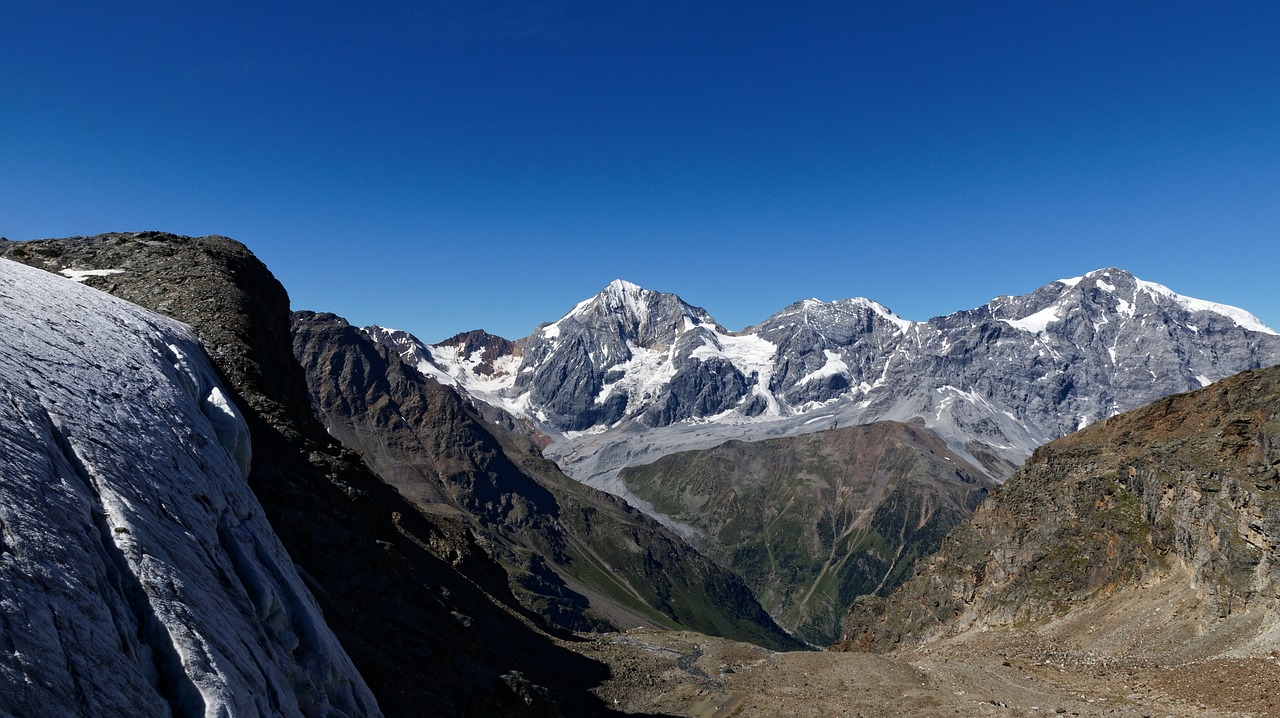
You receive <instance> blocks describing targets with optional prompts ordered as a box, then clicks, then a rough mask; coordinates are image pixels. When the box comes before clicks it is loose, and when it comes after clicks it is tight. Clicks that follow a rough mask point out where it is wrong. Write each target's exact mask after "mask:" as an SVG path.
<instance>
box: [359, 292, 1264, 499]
mask: <svg viewBox="0 0 1280 718" xmlns="http://www.w3.org/2000/svg"><path fill="white" fill-rule="evenodd" d="M368 331H369V332H370V334H371V335H372V336H375V337H377V338H379V340H380V341H383V342H386V343H389V344H390V345H391V346H394V347H395V348H396V349H397V350H398V351H400V352H401V354H402V356H404V357H405V358H406V359H408V360H410V361H411V362H412V363H414V364H415V365H417V366H418V368H419V369H420V370H421V371H423V372H424V373H426V374H428V375H430V376H434V377H436V378H437V379H439V380H441V381H443V382H447V383H451V384H454V385H456V386H458V387H459V388H461V389H463V390H464V391H466V392H468V393H469V394H470V395H471V396H472V397H473V399H475V400H477V401H480V402H485V403H488V404H491V405H494V406H497V407H500V408H502V409H503V410H505V411H506V412H509V413H510V414H512V415H514V416H516V417H523V418H526V419H528V420H530V421H532V422H534V423H535V424H536V425H537V427H538V428H539V430H541V431H542V432H544V433H545V434H546V435H547V436H549V437H550V438H551V440H552V443H551V445H550V446H549V447H548V448H547V450H546V451H547V454H548V455H549V456H551V457H553V458H555V459H556V460H557V461H558V462H559V463H560V464H561V466H562V467H563V468H564V469H565V470H566V471H567V472H568V473H569V474H570V475H572V476H574V477H575V478H578V479H579V480H583V481H586V482H587V483H590V484H593V485H596V486H601V487H604V488H608V489H610V490H613V491H615V492H618V493H622V494H626V490H625V487H622V486H620V485H618V484H617V483H616V481H615V477H616V474H617V471H618V469H619V468H620V467H623V466H628V465H634V464H639V463H645V462H647V461H652V460H653V459H656V458H657V457H659V456H662V455H665V454H668V453H670V452H672V451H677V450H683V449H691V448H705V447H709V446H713V445H716V444H719V443H721V442H723V441H725V440H728V439H761V438H768V437H774V436H789V435H795V434H799V433H805V432H808V431H815V430H820V429H825V428H830V427H833V426H837V425H848V424H851V423H858V424H863V423H869V422H872V421H876V420H881V419H891V420H898V421H916V422H923V423H924V424H925V425H926V426H928V427H930V428H931V429H933V430H934V431H936V432H938V433H939V434H940V435H941V436H942V437H943V438H944V439H946V441H947V443H948V444H949V445H950V446H951V447H952V448H953V449H954V450H956V451H957V452H959V453H960V454H961V455H962V456H966V457H970V458H973V459H975V460H976V461H977V462H979V463H980V464H981V465H982V466H984V467H985V468H986V469H987V470H988V471H989V472H990V473H991V475H992V477H993V478H996V479H998V480H1002V479H1003V478H1005V477H1007V476H1008V475H1009V474H1011V473H1012V470H1013V468H1014V467H1015V466H1016V465H1017V464H1019V463H1021V461H1022V460H1023V459H1025V458H1026V457H1027V456H1028V455H1029V454H1030V453H1031V450H1032V449H1034V448H1035V447H1036V446H1039V445H1040V444H1043V443H1045V442H1047V441H1049V440H1051V439H1053V438H1056V437H1059V436H1062V435H1064V434H1066V433H1069V432H1071V431H1074V430H1076V429H1077V428H1080V427H1082V426H1085V425H1088V424H1090V423H1092V422H1094V421H1097V420H1099V419H1103V418H1106V417H1108V416H1112V415H1114V414H1117V413H1119V412H1121V411H1125V410H1127V409H1130V408H1133V407H1135V406H1139V405H1142V404H1145V403H1147V402H1150V401H1152V400H1154V399H1156V398H1159V397H1161V396H1165V395H1168V394H1172V393H1176V392H1182V391H1188V390H1191V389H1194V388H1198V387H1200V386H1203V385H1205V384H1207V383H1209V382H1211V381H1215V380H1217V379H1221V378H1223V377H1226V376H1229V375H1231V374H1235V373H1237V372H1240V371H1243V370H1246V369H1251V368H1256V367H1261V366H1268V365H1271V364H1275V363H1278V362H1280V336H1277V335H1276V333H1275V332H1274V331H1272V330H1271V329H1269V328H1267V327H1266V326H1264V325H1262V323H1261V322H1259V321H1258V320H1257V319H1256V318H1254V317H1253V316H1252V315H1250V314H1249V313H1247V312H1245V311H1243V310H1240V309H1237V308H1234V307H1228V306H1224V305H1220V304H1214V303H1212V302H1206V301H1202V300H1198V299H1192V298H1189V297H1184V296H1181V295H1178V294H1176V293H1174V292H1173V291H1171V290H1169V289H1168V288H1166V287H1163V286H1161V285H1158V284H1154V283H1151V282H1146V281H1143V280H1141V279H1138V278H1136V277H1134V276H1133V275H1131V274H1129V273H1128V272H1125V271H1123V270H1120V269H1114V268H1112V269H1101V270H1098V271H1095V272H1090V273H1089V274H1087V275H1085V276H1083V277H1076V278H1073V279H1067V280H1061V281H1057V282H1053V283H1050V284H1048V285H1046V286H1044V287H1041V288H1040V289H1038V290H1036V291H1035V292H1032V293H1031V294H1027V295H1024V296H1020V297H1010V296H1003V297H997V298H996V299H993V300H992V301H991V302H989V303H987V304H985V305H983V306H981V307H978V308H976V309H971V310H967V311H962V312H957V313H954V314H950V315H947V316H944V317H937V318H934V319H931V320H929V321H927V322H912V321H907V320H904V319H902V318H900V317H898V316H897V315H895V314H893V313H892V312H891V311H889V310H888V309H886V308H885V307H884V306H882V305H880V304H878V303H876V302H873V301H871V300H868V299H846V300H840V301H836V302H820V301H817V300H812V299H810V300H805V301H802V302H797V303H795V304H792V305H791V306H789V307H787V308H785V309H783V310H782V311H781V312H779V313H778V314H775V315H774V316H772V317H770V318H768V319H767V320H765V321H763V322H761V323H760V324H757V325H755V326H752V327H748V328H747V329H745V330H743V331H742V332H729V331H726V330H724V329H723V328H722V327H720V326H719V325H718V324H717V323H716V322H715V321H714V320H713V319H712V318H711V317H710V315H708V314H707V312H705V311H704V310H702V309H699V308H696V307H691V306H689V305H688V304H686V303H684V302H683V301H681V300H680V299H679V298H678V297H676V296H675V295H671V294H662V293H659V292H653V291H650V290H645V289H641V288H639V287H637V286H635V285H633V284H629V283H627V282H622V281H615V282H613V283H612V284H610V285H609V286H608V287H606V288H605V289H604V290H603V291H602V292H601V293H600V294H599V295H597V296H595V297H593V298H591V299H589V300H587V301H585V302H582V303H580V304H579V305H578V306H576V307H574V309H573V310H572V311H570V312H569V313H568V314H566V315H565V316H564V317H562V318H561V319H560V320H558V321H556V322H554V323H552V324H548V325H545V326H543V327H541V328H540V329H539V330H538V331H536V332H534V334H533V335H531V336H529V337H526V338H524V339H521V340H519V341H516V342H508V341H506V340H501V339H499V338H496V337H489V336H488V335H483V334H482V333H476V332H472V333H470V334H467V335H459V337H455V338H454V339H452V340H448V341H446V342H443V343H441V344H439V345H435V346H424V345H422V344H421V343H419V342H417V341H416V340H414V339H413V338H412V337H411V336H409V335H407V334H404V333H403V332H392V331H389V330H384V329H380V328H376V327H371V328H370V329H369V330H368Z"/></svg>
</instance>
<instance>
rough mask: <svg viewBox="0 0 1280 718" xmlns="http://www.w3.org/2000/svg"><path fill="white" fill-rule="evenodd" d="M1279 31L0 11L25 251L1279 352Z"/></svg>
mask: <svg viewBox="0 0 1280 718" xmlns="http://www.w3.org/2000/svg"><path fill="white" fill-rule="evenodd" d="M1276 37H1280V4H1277V3H1269V2H1261V1H1260V0H1242V2H1239V3H1232V4H1230V5H1228V6H1222V7H1218V6H1208V5H1206V4H1203V3H1189V2H1176V1H1175V2H1166V3H1146V2H1138V1H1137V0H1121V1H1119V2H1100V1H1097V0H1086V1H1085V2H1081V3H1073V4H1072V5H1071V6H1070V7H1060V6H1054V5H1044V4H1039V3H1019V2H1012V1H1011V0H999V1H997V0H980V1H979V2H974V3H965V4H960V5H958V4H955V3H946V2H939V1H937V0H926V1H925V2H921V3H916V4H909V5H903V4H899V3H884V2H874V1H864V0H857V1H856V2H836V1H835V0H818V1H816V2H813V3H804V4H801V5H799V6H796V5H794V4H783V3H779V2H774V1H770V0H745V1H743V0H737V1H733V2H730V1H729V0H703V1H700V2H697V3H680V2H671V1H670V0H646V1H644V2H637V3H614V4H602V3H593V2H588V1H587V0H557V2H555V3H527V2H514V1H512V0H477V2H473V3H465V4H449V3H434V4H378V5H372V6H371V5H360V6H353V5H350V4H349V3H338V2H332V1H331V0H320V1H319V2H311V3H300V2H299V3H295V2H290V1H289V0H285V1H284V2H279V3H267V4H261V3H240V2H229V3H222V4H219V5H217V6H206V5H200V4H195V5H191V4H182V5H174V4H171V3H159V2H152V1H150V0H141V2H139V3H133V4H129V5H127V6H113V5H105V4H87V5H86V4H81V3H62V2H50V3H9V4H6V5H4V6H2V7H0V66H3V67H5V68H6V70H7V72H5V73H0V93H2V94H3V96H4V98H5V112H4V113H3V115H0V157H3V158H4V161H5V167H6V170H7V171H6V172H5V173H3V174H2V175H0V236H7V237H9V238H11V239H14V240H21V239H36V238H44V237H67V236H73V235H94V234H100V233H103V232H109V231H140V230H156V231H167V232H173V233H178V234H183V235H189V236H201V235H208V234H219V235H224V236H227V237H231V238H233V239H235V240H238V241H240V242H243V243H244V244H245V245H247V246H248V247H249V248H250V249H251V250H253V251H254V253H255V254H257V255H258V256H259V257H260V258H261V259H262V260H263V261H264V262H265V263H266V264H267V266H268V267H270V268H271V270H272V272H273V273H275V274H276V276H277V277H278V278H279V279H280V280H281V282H282V283H283V284H284V285H285V287H286V288H287V289H288V290H289V294H290V296H291V298H292V300H293V304H294V306H295V307H296V308H298V309H311V310H316V311H328V312H333V313H335V314H339V315H341V316H344V317H346V318H347V319H348V320H349V321H351V322H352V323H353V324H359V325H362V326H363V325H368V324H380V325H385V326H389V327H395V328H399V329H404V330H406V331H410V332H412V333H413V334H415V335H416V336H418V337H420V338H422V339H423V340H424V341H431V342H436V341H440V340H441V339H443V338H446V337H449V336H452V335H453V334H456V333H458V332H460V331H467V330H470V329H477V328H483V329H485V330H486V331H489V332H491V333H493V334H498V335H501V336H504V337H509V338H519V337H523V336H527V335H528V334H529V333H531V332H532V331H533V330H534V329H535V328H536V327H537V325H538V324H539V323H541V322H545V321H553V320H554V319H556V318H558V317H559V316H560V315H561V314H562V313H563V312H565V311H567V310H568V309H569V308H571V307H573V306H574V304H575V303H577V302H579V301H581V300H583V299H584V298H587V297H590V296H592V295H594V294H595V293H596V292H598V291H599V290H600V288H601V287H603V286H605V285H606V284H607V283H608V282H609V281H610V280H612V279H614V278H617V277H623V278H627V279H628V280H629V281H633V282H635V283H637V284H639V285H640V286H643V287H646V288H650V289H654V290H658V291H664V292H670V293H675V294H678V295H680V296H681V297H682V298H683V299H684V300H685V301H687V302H689V303H690V304H693V305H696V306H701V307H704V308H706V309H707V310H708V311H709V312H711V313H712V314H713V315H714V316H715V317H716V319H717V321H719V322H721V323H722V324H723V326H725V327H726V328H730V329H732V330H735V331H739V330H741V329H743V328H745V327H746V326H748V325H750V324H753V323H756V322H759V321H761V320H763V319H764V318H766V317H768V316H769V315H770V314H772V313H773V312H776V311H778V310H779V309H781V308H782V307H785V306H787V305H788V304H790V303H792V302H795V301H798V300H801V299H804V298H808V297H814V298H818V299H822V300H824V301H832V300H834V299H842V298H850V297H866V298H869V299H872V300H874V301H876V302H879V303H881V304H883V305H884V306H886V307H888V308H889V309H891V310H892V311H893V312H895V313H896V314H897V315H899V316H901V317H903V318H905V319H910V320H913V321H924V320H927V319H929V318H932V317H934V316H941V315H945V314H947V313H950V312H953V311H959V310H963V309H969V308H973V307H976V306H980V305H982V304H983V303H985V302H987V301H988V300H990V299H991V298H993V297H994V296H997V295H1000V294H1011V295H1019V294H1025V293H1027V292H1030V291H1033V290H1034V289H1036V288H1038V287H1040V286H1043V285H1045V284H1047V283H1049V282H1051V281H1054V280H1056V279H1059V278H1063V277H1073V276H1079V275H1082V274H1084V273H1086V272H1088V271H1091V270H1095V269H1098V268H1103V267H1119V268H1123V269H1125V270H1126V271H1128V272H1131V273H1133V274H1134V275H1136V276H1138V277H1141V278H1143V279H1146V280H1148V281H1153V282H1158V283H1160V284H1163V285H1165V286H1167V287H1169V288H1170V289H1172V290H1173V291H1175V292H1178V293H1179V294H1182V295H1185V296H1189V297H1196V298H1200V299H1204V300H1207V301H1212V302H1216V303H1221V304H1226V305H1229V306H1234V307H1238V308H1241V309H1243V310H1245V311H1247V312H1250V313H1252V314H1254V315H1255V316H1257V317H1258V318H1259V320H1260V321H1262V322H1263V323H1264V324H1266V325H1267V326H1270V327H1277V326H1280V292H1276V291H1275V289H1274V286H1275V277H1278V276H1280V251H1278V250H1277V249H1276V247H1278V246H1280V163H1277V162H1276V161H1275V158H1276V157H1280V75H1278V74H1277V73H1276V72H1275V68H1277V67H1280V43H1277V42H1276V41H1275V38H1276Z"/></svg>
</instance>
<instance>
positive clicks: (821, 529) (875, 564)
mask: <svg viewBox="0 0 1280 718" xmlns="http://www.w3.org/2000/svg"><path fill="white" fill-rule="evenodd" d="M622 478H623V479H624V480H625V481H626V482H627V484H628V485H629V486H631V487H632V488H633V490H634V491H635V492H636V494H638V495H639V496H640V497H641V498H643V499H645V500H646V501H649V502H652V504H653V505H654V507H655V508H656V509H657V510H658V511H661V512H663V513H665V514H667V515H669V516H671V517H672V518H673V519H675V520H677V521H679V522H681V523H684V524H688V525H691V526H694V527H695V528H697V529H699V530H700V531H701V538H700V540H699V542H698V546H699V548H700V549H701V550H702V551H703V552H705V553H706V554H707V555H709V556H711V557H712V558H714V559H716V560H717V561H719V562H721V563H722V564H723V565H725V566H728V567H730V568H733V569H734V570H735V571H737V572H738V573H740V574H742V576H743V577H744V578H746V580H747V582H748V584H749V585H750V586H751V588H752V590H753V591H755V593H756V595H757V596H759V597H760V599H761V601H762V602H763V603H764V604H765V606H766V607H767V608H768V609H769V611H770V613H772V614H773V615H774V616H776V617H777V618H778V619H779V621H780V622H782V624H783V625H784V626H786V627H787V628H789V629H791V630H792V631H794V632H795V633H796V634H797V635H799V636H800V637H802V638H804V639H806V640H808V641H810V642H812V643H814V644H819V645H829V644H830V643H832V642H834V641H835V640H836V638H838V637H839V632H840V623H841V620H842V619H843V617H844V615H845V614H846V613H847V612H848V610H849V606H850V605H851V604H852V603H853V601H854V599H855V598H856V597H857V596H860V595H864V594H873V593H876V594H886V593H888V592H889V591H890V590H892V589H893V588H894V587H896V586H897V585H898V584H899V583H900V582H901V581H902V580H903V579H905V578H906V577H907V576H909V575H910V573H911V567H912V565H913V563H914V561H915V560H916V558H917V557H919V556H924V555H928V554H929V553H931V552H932V551H933V550H935V549H936V548H937V546H938V544H939V543H940V542H941V540H942V537H943V536H944V535H946V533H947V531H949V530H950V529H951V527H953V526H955V525H956V524H957V523H959V522H960V521H961V520H962V519H964V518H965V517H967V516H968V515H969V513H970V512H971V511H972V510H973V507H974V506H976V505H977V504H978V502H980V501H981V500H982V499H983V498H984V497H985V496H986V494H987V492H988V491H989V490H991V489H992V488H994V486H995V485H994V484H993V483H992V482H991V481H990V479H987V478H986V477H985V475H984V474H983V472H982V470H981V469H979V468H977V467H974V466H971V465H969V464H968V463H966V462H965V461H964V460H963V459H961V458H960V457H959V456H957V455H956V454H955V453H953V452H951V451H950V450H948V449H947V447H946V445H945V444H944V443H943V442H942V441H941V440H940V439H939V438H938V437H937V436H936V435H934V434H933V433H932V432H930V431H929V430H928V429H925V428H923V427H919V426H912V425H907V424H899V423H893V422H882V423H878V424H871V425H868V426H857V427H849V428H844V429H835V430H831V431H823V432H817V433H811V434H805V435H803V436H798V437H790V438H782V439H770V440H766V441H757V442H749V443H748V442H740V441H733V442H728V443H726V444H723V445H721V446H718V447H716V448H713V449H706V450H702V451H690V452H682V453H677V454H672V455H669V456H665V457H663V458H661V459H659V460H657V461H655V462H654V463H652V464H648V465H645V466H637V467H632V468H628V469H624V470H623V472H622Z"/></svg>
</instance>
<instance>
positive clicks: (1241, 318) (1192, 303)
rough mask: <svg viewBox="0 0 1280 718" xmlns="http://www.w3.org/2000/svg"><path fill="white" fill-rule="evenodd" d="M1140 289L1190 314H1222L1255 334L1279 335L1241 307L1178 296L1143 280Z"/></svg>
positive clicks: (1169, 290)
mask: <svg viewBox="0 0 1280 718" xmlns="http://www.w3.org/2000/svg"><path fill="white" fill-rule="evenodd" d="M1138 289H1139V290H1141V291H1146V292H1148V293H1150V294H1152V295H1155V296H1159V297H1165V298H1167V299H1172V300H1173V301H1174V302H1176V303H1177V304H1178V305H1179V306H1181V307H1182V308H1183V309H1185V310H1187V311H1188V312H1192V313H1195V312H1213V313H1214V314H1220V315H1222V316H1224V317H1226V318H1228V319H1230V320H1231V321H1233V322H1235V323H1236V325H1237V326H1239V327H1241V328H1243V329H1248V330H1249V331H1254V332H1261V333H1263V334H1273V335H1275V334H1277V332H1276V331H1275V330H1274V329H1272V328H1271V327H1268V326H1267V325H1265V324H1263V323H1262V322H1261V320H1259V319H1258V318H1257V317H1255V316H1253V315H1252V314H1250V313H1249V312H1246V311H1245V310H1243V309H1240V308H1239V307H1232V306H1229V305H1226V304H1218V303H1217V302H1207V301H1205V300H1203V299H1195V298H1194V297H1184V296H1183V295H1181V294H1178V293H1177V292H1174V291H1173V290H1172V289H1169V288H1168V287H1166V286H1164V285H1162V284H1156V283H1155V282H1147V281H1143V280H1141V279H1139V280H1138Z"/></svg>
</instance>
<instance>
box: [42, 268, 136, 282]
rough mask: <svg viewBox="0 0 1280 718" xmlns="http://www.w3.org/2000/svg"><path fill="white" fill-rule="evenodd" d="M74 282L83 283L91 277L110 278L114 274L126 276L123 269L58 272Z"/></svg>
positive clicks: (67, 270) (64, 270)
mask: <svg viewBox="0 0 1280 718" xmlns="http://www.w3.org/2000/svg"><path fill="white" fill-rule="evenodd" d="M58 274H61V275H63V276H64V277H66V278H67V279H70V280H71V281H73V282H83V281H84V280H86V279H88V278H89V277H109V276H111V275H112V274H124V270H123V269H63V270H60V271H59V272H58Z"/></svg>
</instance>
